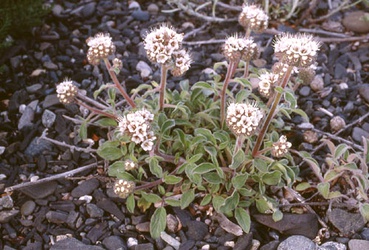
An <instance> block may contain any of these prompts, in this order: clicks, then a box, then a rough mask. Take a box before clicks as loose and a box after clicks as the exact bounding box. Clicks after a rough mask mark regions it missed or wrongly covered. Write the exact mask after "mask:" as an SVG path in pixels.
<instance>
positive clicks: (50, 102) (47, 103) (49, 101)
mask: <svg viewBox="0 0 369 250" xmlns="http://www.w3.org/2000/svg"><path fill="white" fill-rule="evenodd" d="M57 104H60V102H59V99H58V96H57V94H53V95H47V96H46V97H45V100H44V102H43V104H42V106H43V107H44V108H45V109H46V108H49V107H51V106H54V105H57Z"/></svg>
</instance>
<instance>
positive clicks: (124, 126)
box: [118, 109, 156, 151]
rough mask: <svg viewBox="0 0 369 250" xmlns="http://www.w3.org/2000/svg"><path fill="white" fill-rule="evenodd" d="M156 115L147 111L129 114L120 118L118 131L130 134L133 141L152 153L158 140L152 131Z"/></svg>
mask: <svg viewBox="0 0 369 250" xmlns="http://www.w3.org/2000/svg"><path fill="white" fill-rule="evenodd" d="M153 120H154V115H153V114H152V113H150V112H149V111H148V110H146V109H142V110H139V111H136V112H134V113H130V114H127V115H126V116H124V117H121V118H119V124H118V130H119V132H120V133H121V134H125V133H128V134H129V135H130V136H131V141H133V142H134V143H136V144H141V147H142V149H143V150H145V151H150V150H151V149H152V147H153V145H154V140H155V139H156V137H155V135H154V132H153V131H152V130H151V122H152V121H153Z"/></svg>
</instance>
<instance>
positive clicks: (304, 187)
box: [295, 182, 311, 191]
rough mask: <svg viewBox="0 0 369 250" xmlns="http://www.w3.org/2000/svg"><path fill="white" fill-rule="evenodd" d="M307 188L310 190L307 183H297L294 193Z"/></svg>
mask: <svg viewBox="0 0 369 250" xmlns="http://www.w3.org/2000/svg"><path fill="white" fill-rule="evenodd" d="M308 188H311V185H310V183H308V182H301V183H299V184H298V185H297V186H296V188H295V189H296V191H304V190H306V189H308Z"/></svg>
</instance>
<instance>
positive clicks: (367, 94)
mask: <svg viewBox="0 0 369 250" xmlns="http://www.w3.org/2000/svg"><path fill="white" fill-rule="evenodd" d="M359 94H360V96H361V98H363V99H364V101H365V102H367V103H369V84H363V85H361V86H360V87H359Z"/></svg>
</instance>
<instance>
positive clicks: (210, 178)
mask: <svg viewBox="0 0 369 250" xmlns="http://www.w3.org/2000/svg"><path fill="white" fill-rule="evenodd" d="M203 178H204V179H205V180H206V181H207V182H209V183H211V184H220V183H223V179H222V178H220V177H219V175H218V174H217V173H214V172H210V173H206V174H203Z"/></svg>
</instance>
